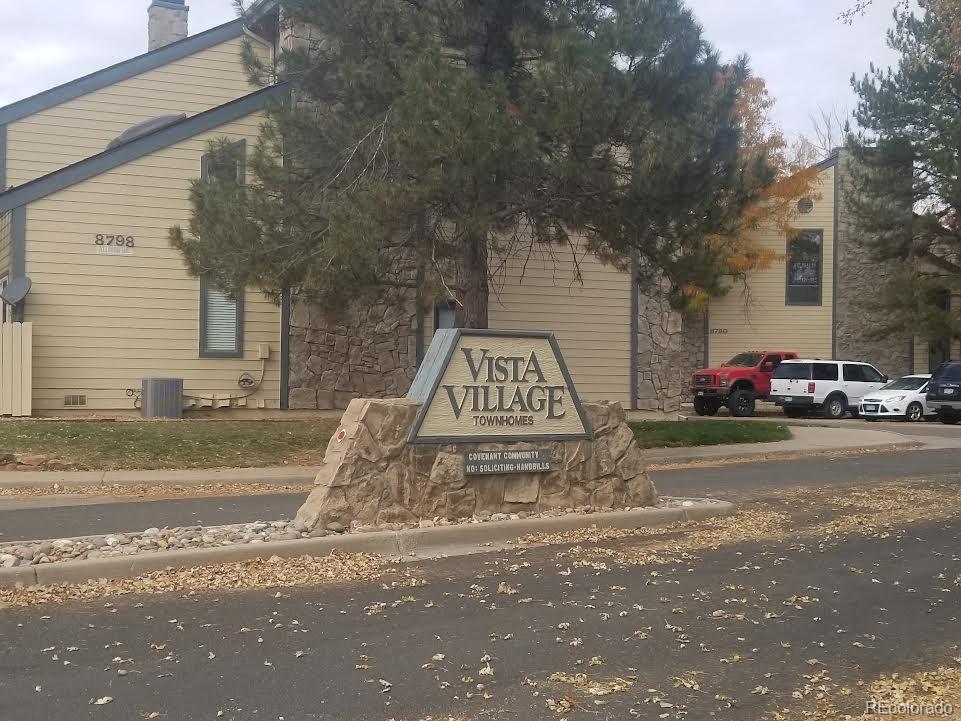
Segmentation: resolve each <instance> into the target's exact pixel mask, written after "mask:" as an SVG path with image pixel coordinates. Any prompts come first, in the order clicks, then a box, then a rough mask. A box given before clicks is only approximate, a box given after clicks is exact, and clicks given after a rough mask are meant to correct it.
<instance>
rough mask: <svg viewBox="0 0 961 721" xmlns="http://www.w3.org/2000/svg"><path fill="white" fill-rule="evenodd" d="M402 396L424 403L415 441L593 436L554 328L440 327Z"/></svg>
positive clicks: (413, 436)
mask: <svg viewBox="0 0 961 721" xmlns="http://www.w3.org/2000/svg"><path fill="white" fill-rule="evenodd" d="M407 397H408V398H410V399H411V400H416V401H419V402H420V403H421V404H422V405H421V408H420V411H419V412H418V414H417V420H416V421H415V423H414V428H413V431H412V432H411V437H410V440H411V442H412V443H451V442H455V441H460V442H464V441H478V442H483V441H497V440H511V441H536V440H552V441H577V440H586V439H588V438H590V437H591V427H590V422H589V421H588V420H587V416H586V415H585V414H584V409H583V408H582V407H581V402H580V400H579V399H578V397H577V391H575V390H574V383H573V381H572V380H571V376H570V373H568V371H567V366H566V365H565V364H564V359H563V357H562V356H561V352H560V349H559V348H558V347H557V341H556V340H555V339H554V336H553V334H551V333H537V332H533V333H519V332H514V331H491V330H482V331H481V330H467V329H456V328H451V329H443V330H439V331H437V332H436V333H435V334H434V338H433V340H432V341H431V344H430V349H429V350H428V352H427V356H426V357H425V358H424V362H423V363H422V364H421V367H420V370H419V371H418V373H417V377H416V378H415V379H414V383H413V385H412V386H411V389H410V392H409V393H408V394H407Z"/></svg>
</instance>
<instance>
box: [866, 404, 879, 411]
mask: <svg viewBox="0 0 961 721" xmlns="http://www.w3.org/2000/svg"><path fill="white" fill-rule="evenodd" d="M877 409H878V407H877V406H875V405H870V406H864V410H866V411H867V412H868V413H874V412H875V411H877Z"/></svg>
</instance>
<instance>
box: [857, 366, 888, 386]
mask: <svg viewBox="0 0 961 721" xmlns="http://www.w3.org/2000/svg"><path fill="white" fill-rule="evenodd" d="M861 375H863V376H864V381H865V382H866V383H883V382H884V374H883V373H881V371H879V370H878V369H877V368H875V367H874V366H869V365H863V366H861Z"/></svg>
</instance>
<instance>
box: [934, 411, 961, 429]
mask: <svg viewBox="0 0 961 721" xmlns="http://www.w3.org/2000/svg"><path fill="white" fill-rule="evenodd" d="M938 420H939V421H941V422H942V423H944V424H945V425H946V426H956V425H957V424H958V422H959V421H961V414H959V413H957V412H956V411H945V410H940V411H938Z"/></svg>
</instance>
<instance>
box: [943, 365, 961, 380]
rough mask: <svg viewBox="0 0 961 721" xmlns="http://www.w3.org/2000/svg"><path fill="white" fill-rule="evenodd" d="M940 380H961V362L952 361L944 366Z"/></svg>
mask: <svg viewBox="0 0 961 721" xmlns="http://www.w3.org/2000/svg"><path fill="white" fill-rule="evenodd" d="M940 380H943V381H961V363H950V364H948V365H946V366H944V370H943V371H942V372H941V373H940Z"/></svg>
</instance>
